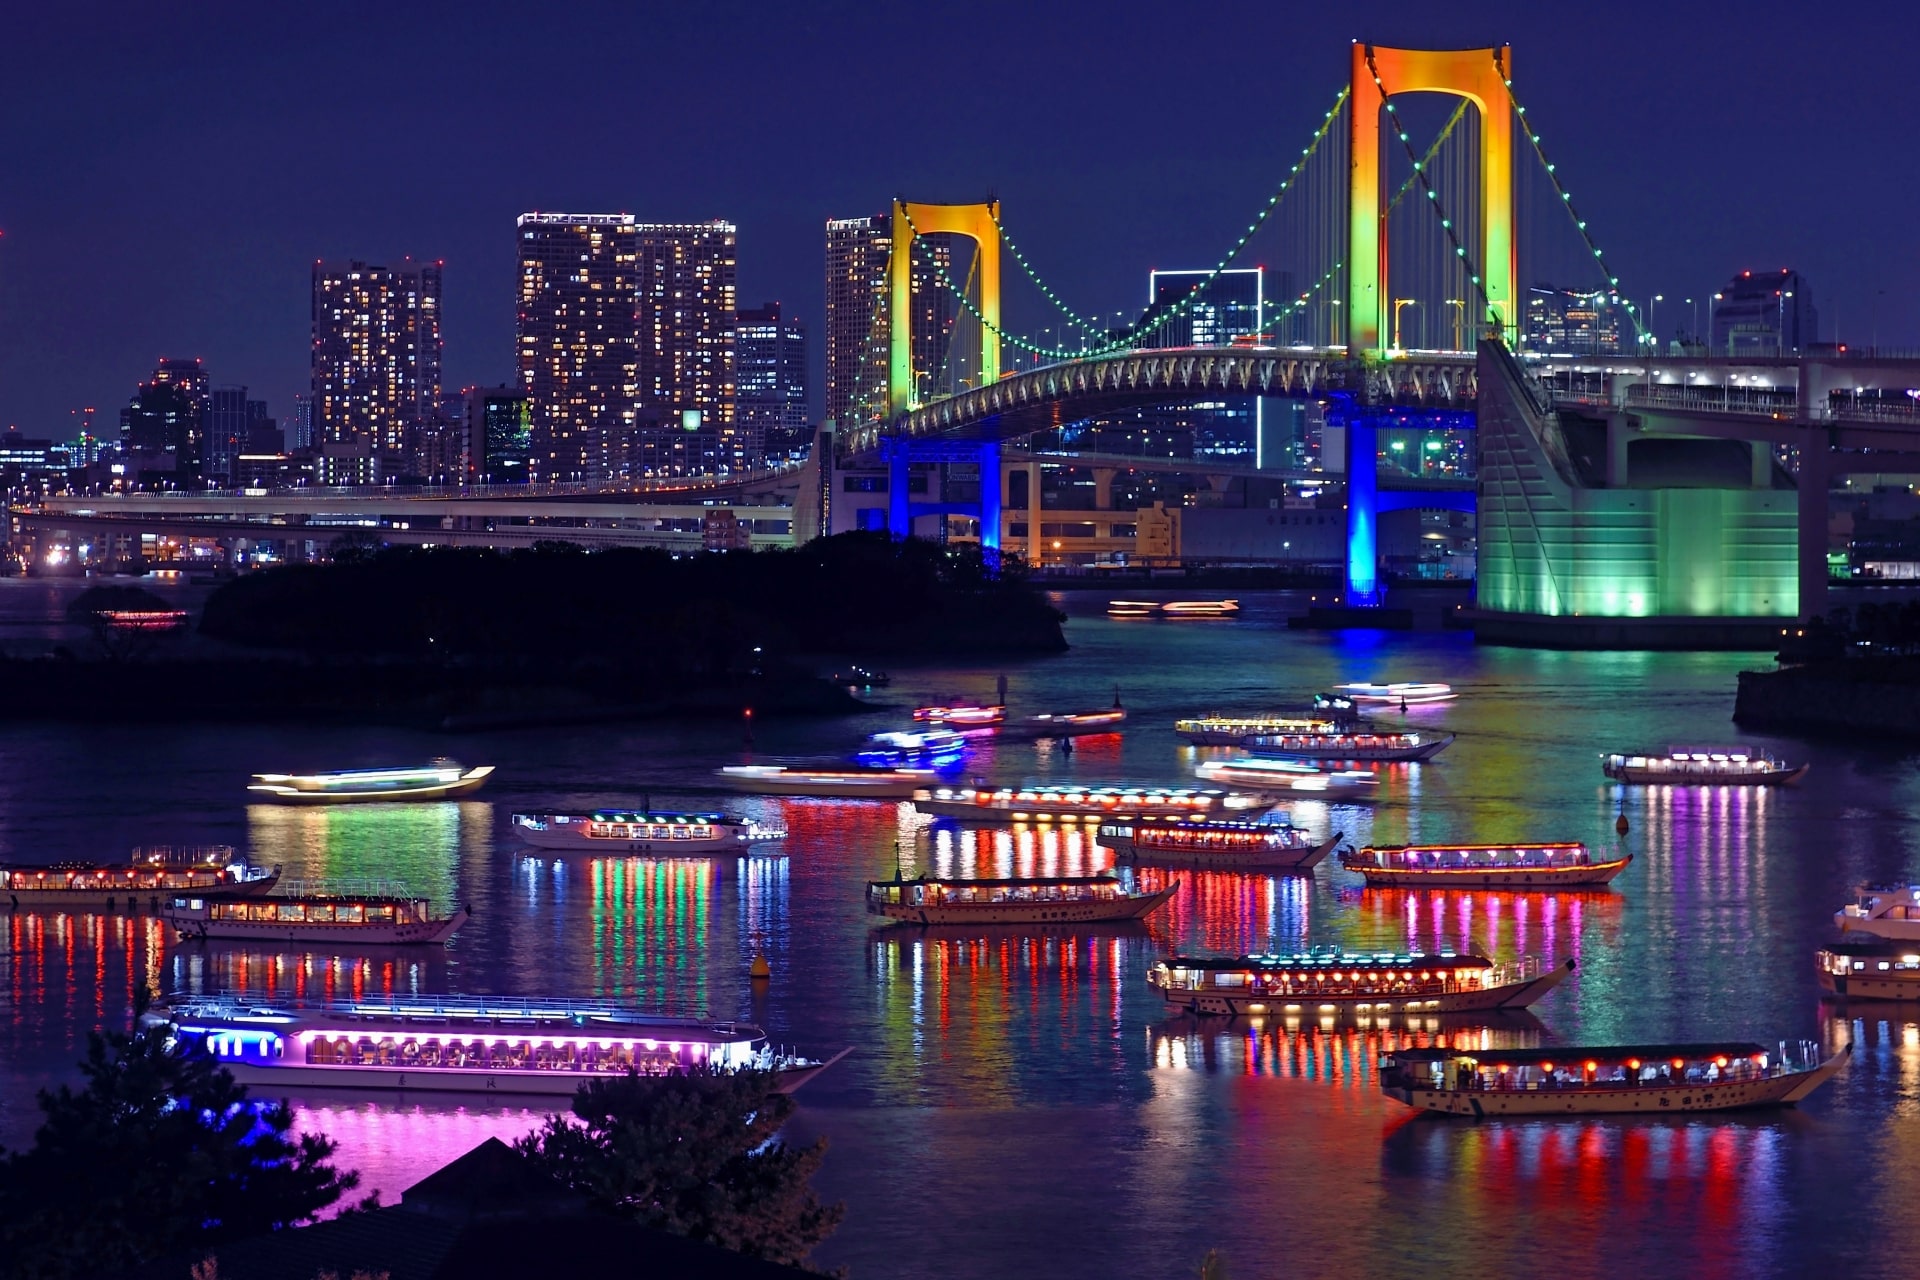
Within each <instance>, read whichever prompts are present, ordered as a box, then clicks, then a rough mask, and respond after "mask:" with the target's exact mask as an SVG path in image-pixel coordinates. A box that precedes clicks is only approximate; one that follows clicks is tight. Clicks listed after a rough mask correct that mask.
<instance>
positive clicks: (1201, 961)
mask: <svg viewBox="0 0 1920 1280" xmlns="http://www.w3.org/2000/svg"><path fill="white" fill-rule="evenodd" d="M1572 972H1573V961H1571V960H1568V961H1567V962H1566V963H1564V964H1560V965H1553V966H1549V965H1548V964H1546V963H1545V962H1544V961H1542V960H1540V959H1539V958H1538V957H1533V956H1529V957H1527V958H1526V959H1524V960H1522V961H1520V962H1518V963H1516V964H1496V963H1495V962H1494V961H1492V960H1489V959H1487V958H1486V957H1484V956H1463V955H1456V954H1455V953H1453V952H1451V951H1442V952H1440V953H1438V954H1437V955H1422V954H1418V953H1414V954H1406V953H1401V954H1398V955H1395V954H1392V953H1389V952H1376V953H1369V952H1354V951H1343V950H1341V949H1340V948H1337V947H1328V948H1322V949H1319V950H1314V951H1308V952H1303V953H1299V954H1295V955H1258V956H1239V957H1227V956H1220V957H1191V956H1175V957H1174V958H1173V959H1171V960H1163V961H1161V962H1160V963H1159V964H1157V965H1155V966H1154V967H1153V968H1152V969H1151V970H1149V971H1148V973H1147V982H1148V983H1149V984H1151V985H1152V986H1153V987H1154V988H1155V989H1156V990H1158V991H1159V992H1160V996H1161V998H1162V999H1164V1000H1165V1001H1166V1002H1167V1003H1168V1004H1170V1005H1173V1006H1175V1007H1176V1008H1181V1009H1185V1010H1186V1011H1187V1012H1189V1013H1214V1014H1226V1015H1230V1016H1237V1015H1239V1014H1248V1013H1334V1012H1338V1011H1340V1010H1342V1009H1352V1010H1355V1011H1362V1012H1372V1013H1489V1012H1492V1011H1493V1010H1496V1009H1524V1008H1526V1007H1527V1006H1528V1005H1530V1004H1532V1003H1533V1002H1534V1001H1536V1000H1538V999H1539V998H1540V997H1541V996H1543V995H1545V994H1546V993H1547V992H1549V991H1551V990H1552V989H1553V988H1554V987H1555V986H1557V985H1558V984H1559V983H1560V981H1561V980H1562V979H1564V978H1565V977H1566V976H1567V975H1568V974H1570V973H1572Z"/></svg>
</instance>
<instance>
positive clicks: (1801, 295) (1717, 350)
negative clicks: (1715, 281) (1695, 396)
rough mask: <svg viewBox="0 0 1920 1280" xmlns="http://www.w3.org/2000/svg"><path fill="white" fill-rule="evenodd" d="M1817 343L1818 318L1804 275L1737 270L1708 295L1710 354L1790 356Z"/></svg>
mask: <svg viewBox="0 0 1920 1280" xmlns="http://www.w3.org/2000/svg"><path fill="white" fill-rule="evenodd" d="M1819 340H1820V316H1819V313H1818V312H1816V311H1815V310H1814V309H1813V290H1812V288H1811V287H1810V286H1809V285H1808V284H1807V280H1806V277H1805V276H1802V275H1801V274H1800V273H1799V272H1798V271H1795V270H1793V269H1792V268H1790V267H1782V268H1780V270H1779V271H1777V272H1776V271H1762V272H1761V273H1760V274H1758V275H1755V274H1754V273H1753V272H1751V271H1742V272H1741V273H1740V274H1739V275H1737V276H1735V277H1734V278H1733V279H1731V280H1729V281H1728V282H1727V283H1726V284H1725V285H1723V286H1721V289H1720V292H1718V293H1716V294H1714V295H1713V353H1714V354H1715V355H1721V356H1782V355H1785V356H1790V355H1793V354H1794V353H1795V352H1799V351H1805V350H1807V349H1808V348H1810V347H1812V346H1813V344H1814V343H1816V342H1818V341H1819Z"/></svg>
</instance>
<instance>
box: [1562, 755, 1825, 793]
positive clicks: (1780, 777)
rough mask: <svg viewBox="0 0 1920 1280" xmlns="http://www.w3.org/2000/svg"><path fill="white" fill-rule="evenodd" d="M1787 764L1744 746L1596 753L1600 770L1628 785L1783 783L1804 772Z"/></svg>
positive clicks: (1725, 785) (1804, 767)
mask: <svg viewBox="0 0 1920 1280" xmlns="http://www.w3.org/2000/svg"><path fill="white" fill-rule="evenodd" d="M1807 769H1808V766H1807V765H1804V764H1801V765H1791V764H1787V763H1786V762H1785V761H1782V760H1775V759H1774V758H1773V757H1772V756H1769V755H1764V754H1759V753H1755V752H1753V751H1749V750H1748V749H1747V748H1745V747H1674V748H1672V749H1670V750H1669V751H1668V752H1667V753H1666V754H1665V755H1655V754H1654V753H1653V752H1646V753H1644V754H1641V753H1637V752H1619V751H1616V752H1612V753H1609V754H1605V755H1602V756H1601V757H1600V772H1602V773H1604V774H1606V775H1607V776H1608V777H1609V778H1612V779H1613V780H1614V781H1616V782H1624V783H1627V784H1629V785H1631V786H1647V785H1667V786H1682V787H1786V786H1792V785H1793V784H1794V783H1796V782H1798V781H1800V779H1801V778H1803V777H1805V776H1806V773H1807Z"/></svg>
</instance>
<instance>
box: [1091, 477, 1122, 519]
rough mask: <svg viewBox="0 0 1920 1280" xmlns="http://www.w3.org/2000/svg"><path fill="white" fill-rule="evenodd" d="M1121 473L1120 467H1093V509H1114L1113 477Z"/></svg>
mask: <svg viewBox="0 0 1920 1280" xmlns="http://www.w3.org/2000/svg"><path fill="white" fill-rule="evenodd" d="M1119 474H1120V468H1118V467H1095V468H1094V469H1093V509H1094V510H1095V511H1111V510H1113V478H1114V477H1115V476H1117V475H1119Z"/></svg>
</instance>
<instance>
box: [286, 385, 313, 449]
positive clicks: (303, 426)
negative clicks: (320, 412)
mask: <svg viewBox="0 0 1920 1280" xmlns="http://www.w3.org/2000/svg"><path fill="white" fill-rule="evenodd" d="M312 447H313V396H311V395H301V394H298V393H296V394H295V395H294V397H293V415H292V417H291V418H289V419H288V422H287V448H289V449H310V448H312Z"/></svg>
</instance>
